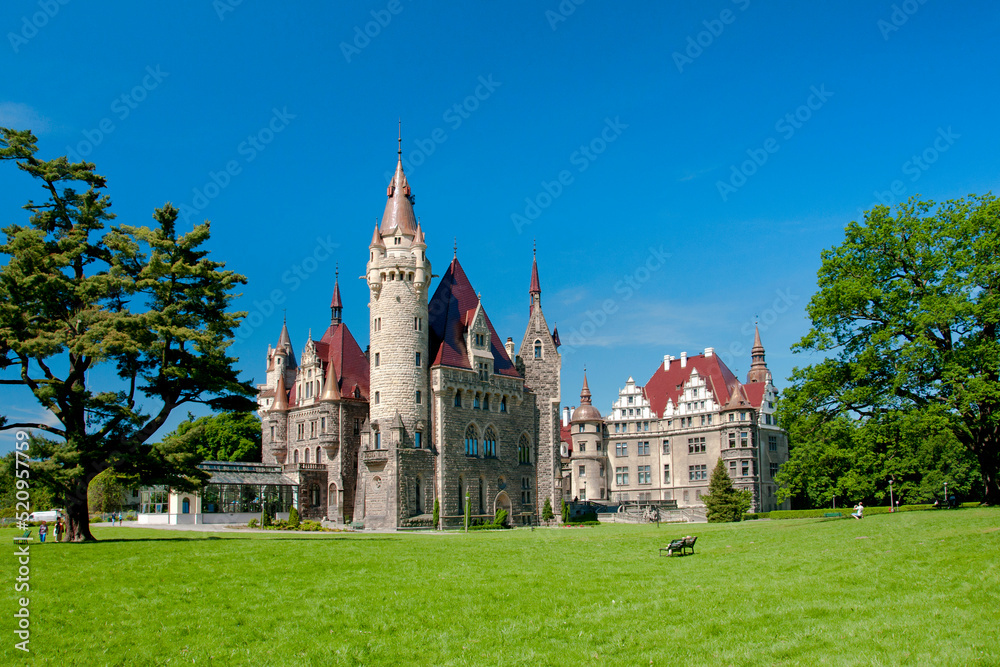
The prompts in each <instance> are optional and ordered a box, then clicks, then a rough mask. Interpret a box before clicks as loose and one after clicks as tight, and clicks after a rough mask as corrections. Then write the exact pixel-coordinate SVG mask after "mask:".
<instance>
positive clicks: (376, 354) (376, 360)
mask: <svg viewBox="0 0 1000 667" xmlns="http://www.w3.org/2000/svg"><path fill="white" fill-rule="evenodd" d="M378 362H379V353H378V352H376V353H375V365H376V366H378Z"/></svg>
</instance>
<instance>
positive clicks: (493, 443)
mask: <svg viewBox="0 0 1000 667" xmlns="http://www.w3.org/2000/svg"><path fill="white" fill-rule="evenodd" d="M483 456H485V457H487V458H491V459H495V458H496V457H497V434H496V433H495V432H494V431H493V427H492V426H490V427H488V428H487V429H486V433H484V434H483Z"/></svg>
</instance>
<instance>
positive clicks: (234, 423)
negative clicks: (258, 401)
mask: <svg viewBox="0 0 1000 667" xmlns="http://www.w3.org/2000/svg"><path fill="white" fill-rule="evenodd" d="M166 439H181V440H189V441H190V442H191V444H193V446H194V449H195V451H196V452H197V453H198V457H199V458H200V459H201V460H203V461H248V462H257V463H259V462H260V441H261V430H260V419H258V418H257V415H255V414H254V413H252V412H222V413H220V414H215V415H207V416H205V417H198V418H197V419H195V417H194V415H192V414H191V413H188V418H187V419H186V420H184V421H182V422H181V423H180V424H178V426H177V428H176V429H174V430H173V431H172V432H171V433H169V434H168V435H167V436H166Z"/></svg>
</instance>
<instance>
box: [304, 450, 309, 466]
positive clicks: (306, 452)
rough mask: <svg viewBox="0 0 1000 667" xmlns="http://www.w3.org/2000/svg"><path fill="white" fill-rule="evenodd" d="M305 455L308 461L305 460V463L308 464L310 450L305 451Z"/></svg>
mask: <svg viewBox="0 0 1000 667" xmlns="http://www.w3.org/2000/svg"><path fill="white" fill-rule="evenodd" d="M305 455H306V460H305V462H306V463H309V450H308V449H306V451H305Z"/></svg>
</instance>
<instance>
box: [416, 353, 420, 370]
mask: <svg viewBox="0 0 1000 667" xmlns="http://www.w3.org/2000/svg"><path fill="white" fill-rule="evenodd" d="M416 365H417V367H418V368H419V367H420V353H419V352H417V364H416Z"/></svg>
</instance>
